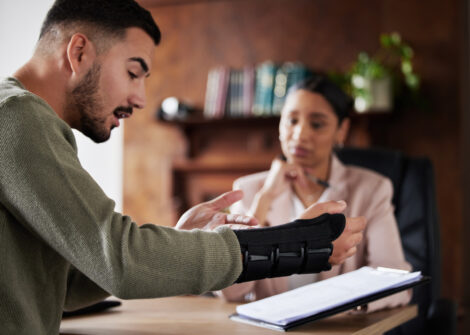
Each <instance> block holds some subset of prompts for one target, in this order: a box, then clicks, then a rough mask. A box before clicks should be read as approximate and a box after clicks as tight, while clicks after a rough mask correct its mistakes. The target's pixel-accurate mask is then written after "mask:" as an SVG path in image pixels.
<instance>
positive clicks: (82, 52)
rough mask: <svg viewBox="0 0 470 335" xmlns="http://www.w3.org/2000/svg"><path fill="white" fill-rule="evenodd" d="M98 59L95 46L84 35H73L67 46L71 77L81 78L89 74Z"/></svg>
mask: <svg viewBox="0 0 470 335" xmlns="http://www.w3.org/2000/svg"><path fill="white" fill-rule="evenodd" d="M95 59H96V48H95V46H94V44H93V43H92V42H91V41H90V40H89V39H88V38H87V37H86V36H85V35H83V34H81V33H76V34H73V35H72V37H70V39H69V43H68V44H67V62H68V67H69V69H70V75H71V76H74V77H78V78H80V77H81V76H82V75H84V74H86V73H88V70H89V69H90V68H91V67H92V65H93V63H94V61H95Z"/></svg>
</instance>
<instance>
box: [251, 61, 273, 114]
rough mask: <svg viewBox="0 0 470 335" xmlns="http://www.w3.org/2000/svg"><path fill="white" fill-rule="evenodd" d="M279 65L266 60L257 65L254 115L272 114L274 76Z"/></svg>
mask: <svg viewBox="0 0 470 335" xmlns="http://www.w3.org/2000/svg"><path fill="white" fill-rule="evenodd" d="M276 71H277V65H275V64H274V63H273V62H271V61H266V62H264V63H261V64H259V65H258V66H257V67H256V79H255V97H254V101H253V109H252V113H253V115H254V116H269V115H271V114H272V105H273V92H274V77H275V75H276Z"/></svg>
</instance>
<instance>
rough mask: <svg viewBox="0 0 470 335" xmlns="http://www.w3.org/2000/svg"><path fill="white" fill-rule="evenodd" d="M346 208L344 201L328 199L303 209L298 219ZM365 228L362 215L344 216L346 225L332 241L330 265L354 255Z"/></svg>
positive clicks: (340, 262) (339, 262)
mask: <svg viewBox="0 0 470 335" xmlns="http://www.w3.org/2000/svg"><path fill="white" fill-rule="evenodd" d="M345 209H346V203H345V202H344V201H342V200H341V201H328V202H323V203H317V204H314V205H312V206H310V207H309V208H307V209H306V210H305V212H303V213H302V215H301V216H300V217H299V218H300V219H311V218H315V217H317V216H320V215H321V214H324V213H329V214H337V213H342V212H343V211H344V210H345ZM365 228H366V219H365V218H364V217H354V218H346V227H345V228H344V231H343V232H342V233H341V235H340V236H339V237H338V238H337V239H336V240H335V241H333V253H332V254H331V256H330V258H329V260H328V261H329V262H330V264H331V265H338V264H342V263H343V262H344V261H345V260H346V259H347V258H349V257H351V256H352V255H354V254H355V253H356V251H357V245H358V244H359V243H361V241H362V236H363V231H364V229H365Z"/></svg>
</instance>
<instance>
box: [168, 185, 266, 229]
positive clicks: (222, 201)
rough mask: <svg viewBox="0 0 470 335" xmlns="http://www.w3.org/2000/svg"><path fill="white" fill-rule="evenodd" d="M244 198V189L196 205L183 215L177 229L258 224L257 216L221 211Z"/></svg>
mask: <svg viewBox="0 0 470 335" xmlns="http://www.w3.org/2000/svg"><path fill="white" fill-rule="evenodd" d="M242 198H243V192H242V191H240V190H237V191H230V192H227V193H224V194H222V195H221V196H219V197H217V198H215V199H213V200H211V201H207V202H203V203H202V204H199V205H196V206H194V207H192V208H190V209H188V210H187V211H186V212H185V213H184V214H183V215H182V216H181V218H180V219H179V220H178V223H177V224H176V229H184V230H190V229H195V228H199V229H204V230H213V229H215V228H217V227H218V226H221V225H228V226H229V227H230V228H232V229H246V228H250V227H252V226H256V225H257V224H258V221H257V220H256V219H255V218H252V217H249V216H245V215H238V214H227V213H223V212H221V210H223V209H224V208H227V207H229V206H230V205H232V204H233V203H234V202H237V201H238V200H241V199H242Z"/></svg>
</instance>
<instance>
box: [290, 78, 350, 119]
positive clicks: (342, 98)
mask: <svg viewBox="0 0 470 335" xmlns="http://www.w3.org/2000/svg"><path fill="white" fill-rule="evenodd" d="M298 90H306V91H309V92H312V93H317V94H320V95H321V96H323V97H324V98H325V99H326V101H328V103H329V104H330V105H331V106H332V107H333V111H334V112H335V114H336V116H337V117H338V124H341V122H342V121H343V120H344V118H346V117H348V116H349V113H350V111H351V109H352V106H353V100H352V98H351V97H350V96H349V95H347V94H346V93H344V92H343V90H342V89H341V88H339V87H338V86H337V85H336V84H334V83H333V82H332V81H331V80H329V79H328V78H327V77H326V76H324V75H322V74H314V75H312V76H311V77H309V78H307V79H305V80H303V81H301V82H299V83H297V84H295V85H293V86H292V87H290V88H289V91H288V93H287V94H290V93H293V92H296V91H298Z"/></svg>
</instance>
